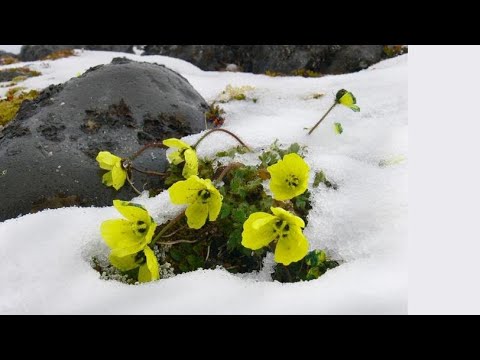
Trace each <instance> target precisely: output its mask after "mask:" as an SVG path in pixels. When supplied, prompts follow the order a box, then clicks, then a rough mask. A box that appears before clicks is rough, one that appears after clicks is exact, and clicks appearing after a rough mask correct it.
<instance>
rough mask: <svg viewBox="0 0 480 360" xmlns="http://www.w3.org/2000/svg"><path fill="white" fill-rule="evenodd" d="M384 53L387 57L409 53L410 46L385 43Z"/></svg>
mask: <svg viewBox="0 0 480 360" xmlns="http://www.w3.org/2000/svg"><path fill="white" fill-rule="evenodd" d="M383 54H384V57H385V58H387V59H389V58H393V57H396V56H399V55H403V54H408V47H407V46H405V45H383Z"/></svg>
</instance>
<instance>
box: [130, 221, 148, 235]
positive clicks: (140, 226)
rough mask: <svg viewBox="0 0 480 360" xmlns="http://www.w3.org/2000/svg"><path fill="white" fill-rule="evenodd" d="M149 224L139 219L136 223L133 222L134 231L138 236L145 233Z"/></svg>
mask: <svg viewBox="0 0 480 360" xmlns="http://www.w3.org/2000/svg"><path fill="white" fill-rule="evenodd" d="M147 227H148V226H147V224H146V223H145V222H144V221H141V220H139V221H137V222H136V223H133V224H132V228H133V232H134V233H135V234H136V235H138V236H143V235H145V233H146V231H147Z"/></svg>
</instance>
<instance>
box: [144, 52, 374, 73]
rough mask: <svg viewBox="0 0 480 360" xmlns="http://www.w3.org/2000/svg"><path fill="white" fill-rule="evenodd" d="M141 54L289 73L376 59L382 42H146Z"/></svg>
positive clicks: (207, 66)
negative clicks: (252, 43)
mask: <svg viewBox="0 0 480 360" xmlns="http://www.w3.org/2000/svg"><path fill="white" fill-rule="evenodd" d="M143 55H166V56H172V57H177V58H180V59H183V60H186V61H188V62H191V63H192V64H194V65H196V66H198V67H200V68H201V69H203V70H223V69H225V68H226V67H227V66H228V65H229V64H236V65H238V66H240V67H241V68H242V70H243V71H246V72H253V73H256V74H263V73H265V72H266V71H275V72H282V73H286V74H289V73H291V72H292V71H295V70H299V69H306V70H312V71H315V72H320V73H323V74H340V73H349V72H355V71H359V70H362V69H365V68H366V67H368V66H370V65H372V64H374V63H376V62H378V61H380V60H381V59H382V56H383V45H147V46H146V47H145V52H144V53H143Z"/></svg>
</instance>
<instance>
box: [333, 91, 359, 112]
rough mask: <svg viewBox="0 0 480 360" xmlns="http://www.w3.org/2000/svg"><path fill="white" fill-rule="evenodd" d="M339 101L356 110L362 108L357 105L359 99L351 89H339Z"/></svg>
mask: <svg viewBox="0 0 480 360" xmlns="http://www.w3.org/2000/svg"><path fill="white" fill-rule="evenodd" d="M336 100H337V103H339V104H342V105H345V106H346V107H348V108H350V109H352V110H353V111H355V112H358V111H360V108H359V107H358V106H357V105H356V103H357V99H356V98H355V96H353V94H352V93H351V92H350V91H347V90H345V89H342V90H339V91H338V92H337V96H336Z"/></svg>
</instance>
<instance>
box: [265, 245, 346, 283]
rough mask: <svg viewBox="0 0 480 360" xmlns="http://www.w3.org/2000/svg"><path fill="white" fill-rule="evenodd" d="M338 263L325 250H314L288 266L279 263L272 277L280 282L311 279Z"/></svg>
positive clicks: (316, 277)
mask: <svg viewBox="0 0 480 360" xmlns="http://www.w3.org/2000/svg"><path fill="white" fill-rule="evenodd" d="M338 265H339V263H338V262H337V261H335V260H331V259H329V258H328V257H327V255H326V253H325V251H323V250H313V251H310V252H309V253H308V254H307V256H305V257H304V258H303V259H302V260H300V261H298V262H295V263H292V264H290V265H288V266H284V265H282V264H277V265H276V267H275V271H274V273H273V274H272V278H273V280H277V281H280V282H297V281H310V280H315V279H318V278H319V277H320V276H322V275H323V274H325V273H326V272H327V271H328V270H330V269H333V268H335V267H337V266H338Z"/></svg>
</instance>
